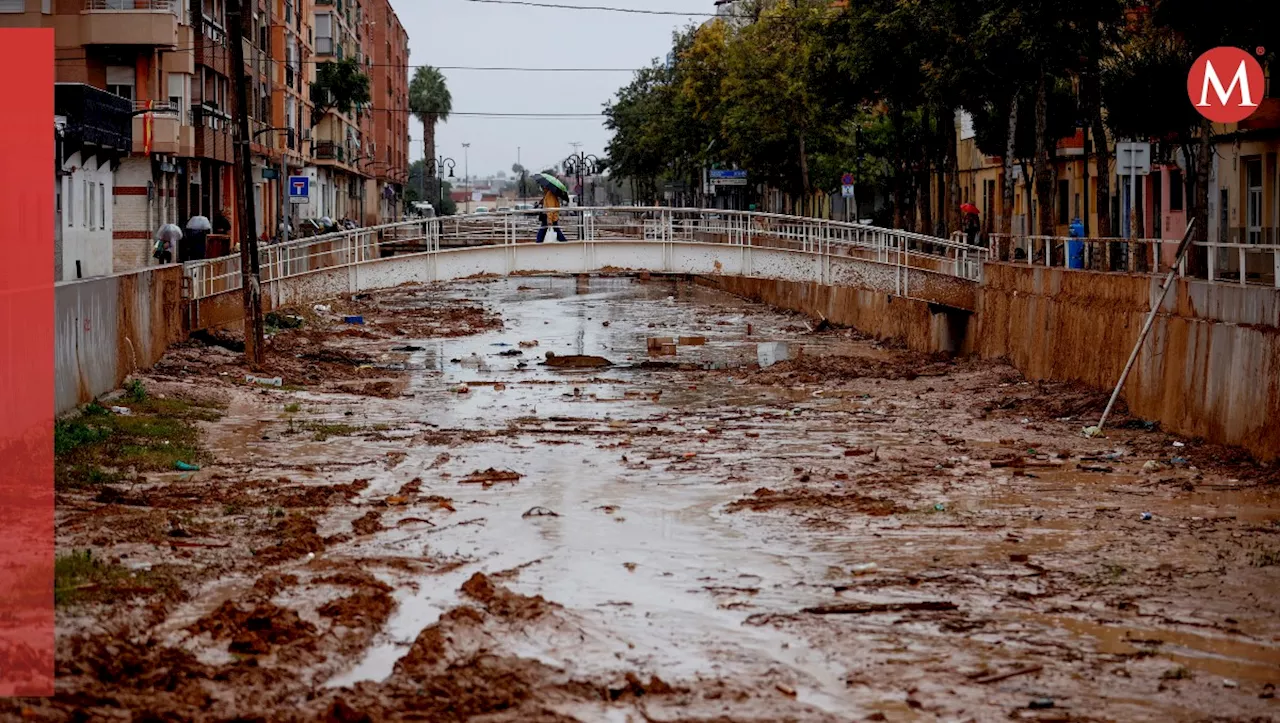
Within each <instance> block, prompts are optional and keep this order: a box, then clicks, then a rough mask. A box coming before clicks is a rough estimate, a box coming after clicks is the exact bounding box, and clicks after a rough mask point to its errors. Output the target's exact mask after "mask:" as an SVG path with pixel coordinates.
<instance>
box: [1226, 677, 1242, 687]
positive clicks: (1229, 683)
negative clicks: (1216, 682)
mask: <svg viewBox="0 0 1280 723" xmlns="http://www.w3.org/2000/svg"><path fill="white" fill-rule="evenodd" d="M1222 687H1223V688H1239V687H1240V684H1239V683H1237V682H1236V681H1234V680H1232V679H1230V678H1223V679H1222Z"/></svg>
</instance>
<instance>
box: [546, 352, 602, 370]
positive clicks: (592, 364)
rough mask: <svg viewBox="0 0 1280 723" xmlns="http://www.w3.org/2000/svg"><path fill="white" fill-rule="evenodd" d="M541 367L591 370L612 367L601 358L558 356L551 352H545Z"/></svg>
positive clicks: (578, 355) (582, 355) (570, 355)
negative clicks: (545, 356) (544, 359)
mask: <svg viewBox="0 0 1280 723" xmlns="http://www.w3.org/2000/svg"><path fill="white" fill-rule="evenodd" d="M542 364H543V366H548V367H552V368H554V369H593V368H598V367H608V366H613V362H611V361H609V360H608V359H605V358H604V357H601V356H590V355H586V354H568V355H565V356H559V355H557V354H556V353H555V352H553V351H549V352H547V360H546V361H544V362H542Z"/></svg>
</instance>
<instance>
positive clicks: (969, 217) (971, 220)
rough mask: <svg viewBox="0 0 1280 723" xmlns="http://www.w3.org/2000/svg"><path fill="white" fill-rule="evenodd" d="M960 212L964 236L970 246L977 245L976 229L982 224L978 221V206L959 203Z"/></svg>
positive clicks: (978, 229) (979, 228)
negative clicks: (962, 215)
mask: <svg viewBox="0 0 1280 723" xmlns="http://www.w3.org/2000/svg"><path fill="white" fill-rule="evenodd" d="M960 212H961V213H963V214H964V237H965V240H967V241H968V242H969V244H970V245H971V246H977V245H978V231H980V230H981V228H982V226H981V224H979V223H978V207H977V206H975V205H973V204H972V203H964V204H961V205H960Z"/></svg>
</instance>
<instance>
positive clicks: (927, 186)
mask: <svg viewBox="0 0 1280 723" xmlns="http://www.w3.org/2000/svg"><path fill="white" fill-rule="evenodd" d="M932 125H933V114H932V113H931V112H930V111H929V106H925V107H924V111H923V112H922V113H921V116H920V126H921V128H920V136H921V138H923V139H924V143H922V144H921V146H922V148H921V149H920V169H919V172H918V173H917V174H916V178H918V179H919V180H918V181H917V183H918V184H919V186H920V191H919V195H918V196H917V197H916V206H917V207H918V208H919V209H920V216H919V218H920V227H919V228H918V229H917V230H918V231H919V232H920V233H924V234H932V233H933V232H934V228H933V188H932V186H933V163H932V161H933V158H932V156H933V147H934V144H933V142H932V141H933V138H934V136H933V130H932V128H931V126H932Z"/></svg>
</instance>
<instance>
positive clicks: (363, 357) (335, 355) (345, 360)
mask: <svg viewBox="0 0 1280 723" xmlns="http://www.w3.org/2000/svg"><path fill="white" fill-rule="evenodd" d="M298 358H299V359H302V360H304V361H311V362H326V363H329V364H341V365H345V366H351V367H358V366H360V365H362V364H372V363H373V358H372V357H370V356H369V355H367V354H359V353H356V352H349V351H343V350H341V349H334V348H332V347H326V346H321V347H320V348H319V349H316V350H315V351H308V352H303V353H302V354H299V355H298Z"/></svg>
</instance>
